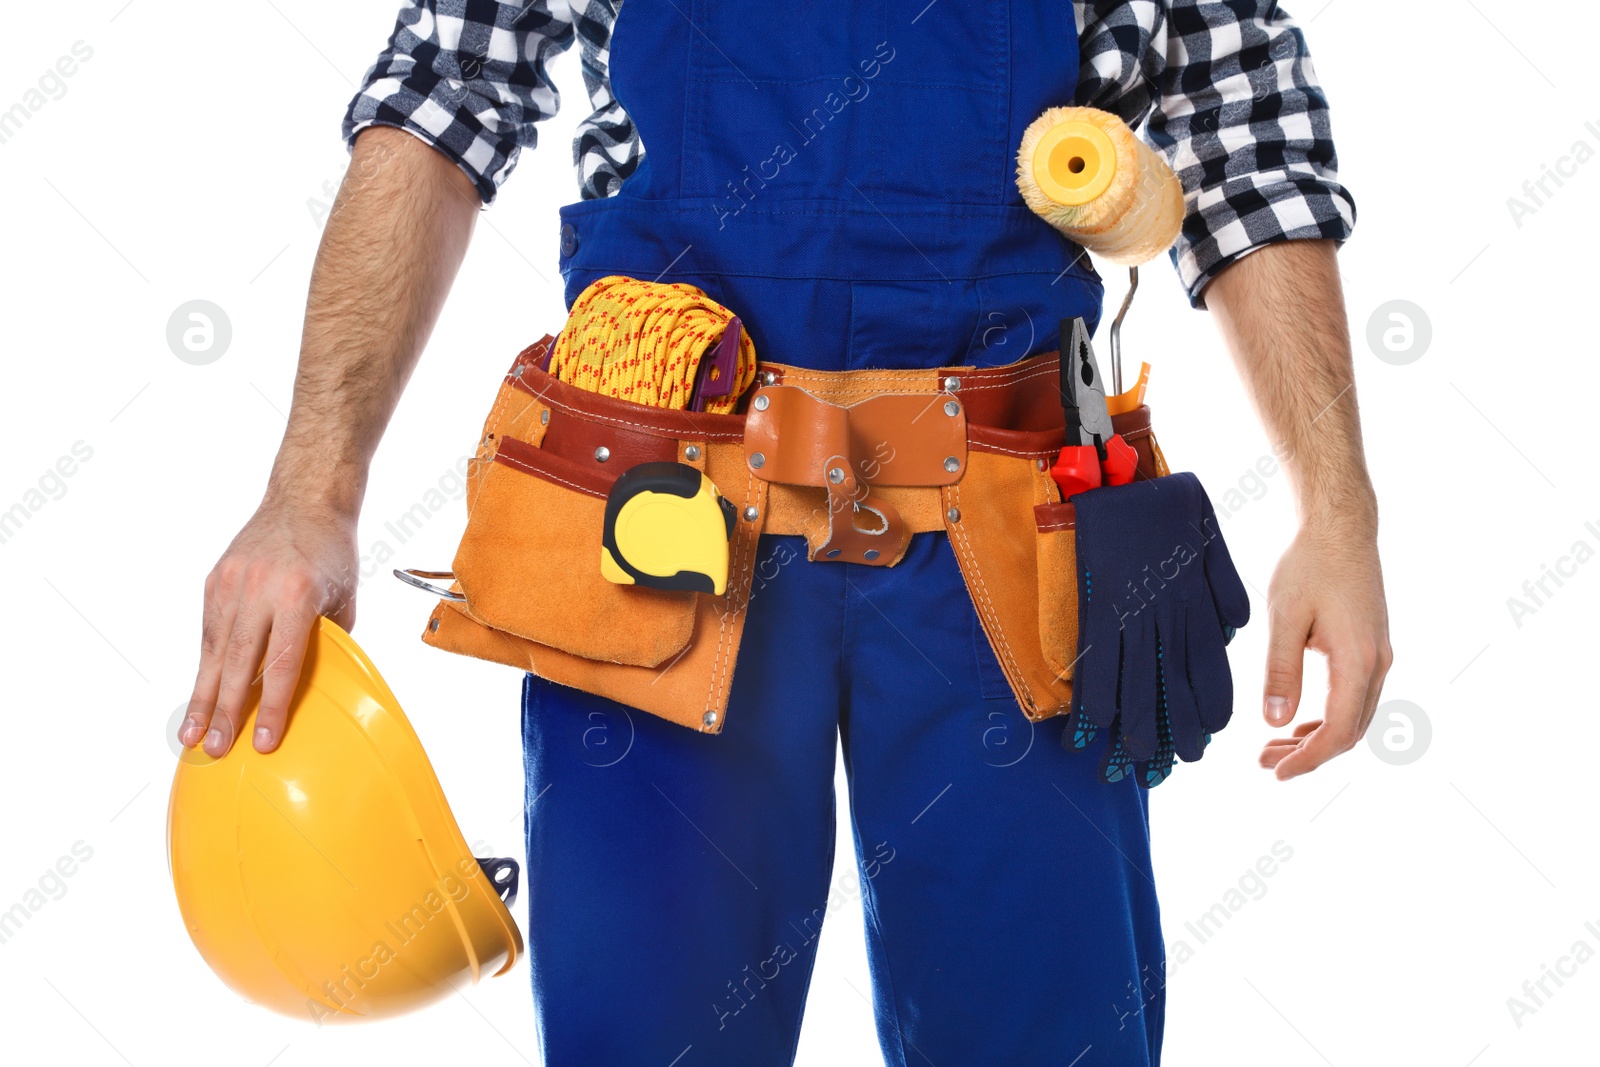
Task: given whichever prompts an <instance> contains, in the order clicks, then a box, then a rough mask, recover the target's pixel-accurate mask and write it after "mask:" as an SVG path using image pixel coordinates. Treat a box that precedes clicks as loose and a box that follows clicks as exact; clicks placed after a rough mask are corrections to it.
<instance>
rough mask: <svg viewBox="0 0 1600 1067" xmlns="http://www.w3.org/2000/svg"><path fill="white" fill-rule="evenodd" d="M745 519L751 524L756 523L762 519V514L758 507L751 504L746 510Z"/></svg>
mask: <svg viewBox="0 0 1600 1067" xmlns="http://www.w3.org/2000/svg"><path fill="white" fill-rule="evenodd" d="M744 517H745V518H746V519H747V520H749V521H750V522H755V521H756V520H757V519H758V518H760V517H761V512H759V511H757V510H756V506H755V505H754V504H751V505H750V506H749V507H747V508H745V509H744Z"/></svg>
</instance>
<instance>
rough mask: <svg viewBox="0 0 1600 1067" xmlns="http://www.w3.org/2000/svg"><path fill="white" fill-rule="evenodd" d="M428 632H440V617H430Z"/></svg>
mask: <svg viewBox="0 0 1600 1067" xmlns="http://www.w3.org/2000/svg"><path fill="white" fill-rule="evenodd" d="M428 632H429V633H431V634H436V633H438V632H439V620H438V619H429V620H428Z"/></svg>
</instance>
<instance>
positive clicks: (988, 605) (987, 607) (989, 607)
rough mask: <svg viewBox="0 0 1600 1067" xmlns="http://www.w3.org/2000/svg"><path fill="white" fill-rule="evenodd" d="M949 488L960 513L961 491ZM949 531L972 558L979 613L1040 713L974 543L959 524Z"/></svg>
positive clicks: (1030, 705) (1028, 699)
mask: <svg viewBox="0 0 1600 1067" xmlns="http://www.w3.org/2000/svg"><path fill="white" fill-rule="evenodd" d="M949 488H950V503H951V504H952V505H953V506H954V507H955V508H956V510H958V511H959V510H960V509H961V491H960V490H959V489H958V488H957V487H956V486H954V485H952V486H950V487H949ZM949 529H950V531H951V533H952V535H953V536H955V537H957V538H959V539H960V541H961V544H962V547H963V548H964V549H965V550H966V552H967V554H968V555H969V556H971V558H972V576H973V577H974V578H976V579H977V582H978V595H979V597H980V598H981V599H982V601H983V603H982V605H981V606H980V607H979V609H978V610H979V613H980V614H982V613H985V612H987V614H988V615H989V617H990V618H991V620H993V622H994V632H995V633H996V634H997V635H999V638H1000V651H1001V652H1002V653H1003V654H1004V656H1005V658H1006V662H1007V663H1009V664H1010V665H1011V670H1012V673H1013V674H1015V675H1016V676H1017V677H1018V678H1019V679H1021V685H1020V686H1018V687H1017V688H1020V689H1021V690H1022V691H1023V693H1025V694H1027V695H1026V697H1025V699H1026V700H1027V702H1028V706H1029V707H1030V708H1032V709H1033V710H1034V711H1038V710H1039V708H1038V706H1037V705H1036V704H1035V703H1034V701H1033V693H1032V692H1031V691H1030V690H1029V689H1028V684H1027V679H1026V678H1023V676H1022V669H1021V668H1020V667H1018V666H1017V660H1016V657H1015V656H1013V655H1012V654H1011V642H1010V641H1008V640H1006V632H1005V628H1004V627H1002V626H1001V625H1000V623H999V619H998V617H997V616H996V615H995V611H994V602H993V601H992V600H990V599H989V587H988V586H987V585H986V584H984V581H983V571H982V569H981V568H980V567H979V566H978V557H977V554H976V553H974V552H973V551H972V541H971V539H970V538H969V537H968V536H967V534H966V532H965V531H964V530H962V529H961V527H960V524H959V523H957V524H952V525H951V526H950V527H949ZM962 571H963V573H965V571H966V568H964V567H963V568H962ZM986 629H987V628H986Z"/></svg>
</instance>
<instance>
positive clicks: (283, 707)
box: [253, 604, 316, 752]
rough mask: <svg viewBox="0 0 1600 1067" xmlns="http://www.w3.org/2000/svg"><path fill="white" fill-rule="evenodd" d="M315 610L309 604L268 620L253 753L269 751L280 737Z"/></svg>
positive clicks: (302, 660) (298, 678) (287, 717)
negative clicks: (268, 632)
mask: <svg viewBox="0 0 1600 1067" xmlns="http://www.w3.org/2000/svg"><path fill="white" fill-rule="evenodd" d="M315 621H316V613H315V612H313V611H312V610H311V608H310V605H309V604H305V605H303V606H301V607H299V608H285V609H282V610H280V611H279V612H278V613H277V614H276V615H275V616H273V620H272V635H271V637H270V638H269V639H268V641H267V655H266V659H265V660H263V661H262V664H261V710H260V711H258V712H257V713H256V728H255V736H254V739H253V743H254V744H255V748H256V751H257V752H271V751H272V750H273V749H275V748H277V747H278V745H279V743H280V742H281V741H282V740H283V731H284V726H285V725H286V723H287V722H288V719H289V702H290V701H291V700H292V699H294V692H295V689H296V688H297V687H298V686H299V684H300V667H301V665H302V664H303V663H304V662H305V658H306V644H307V642H308V640H309V639H310V637H311V627H312V624H313V623H314V622H315Z"/></svg>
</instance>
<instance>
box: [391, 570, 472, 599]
mask: <svg viewBox="0 0 1600 1067" xmlns="http://www.w3.org/2000/svg"><path fill="white" fill-rule="evenodd" d="M394 576H395V577H396V578H398V579H400V580H401V581H402V582H405V583H406V584H407V585H414V586H416V587H417V588H418V589H421V590H423V591H424V592H428V593H432V594H433V595H434V596H436V597H440V598H442V599H444V600H454V601H456V602H458V603H462V604H464V603H466V601H467V598H466V597H465V596H463V595H462V594H460V593H457V592H454V591H453V590H450V589H445V588H443V587H441V586H437V585H434V584H433V583H432V582H428V581H424V580H423V579H425V578H449V579H451V580H454V579H455V574H454V572H452V571H419V570H416V569H415V568H407V569H406V570H398V569H397V570H396V571H395V572H394Z"/></svg>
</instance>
